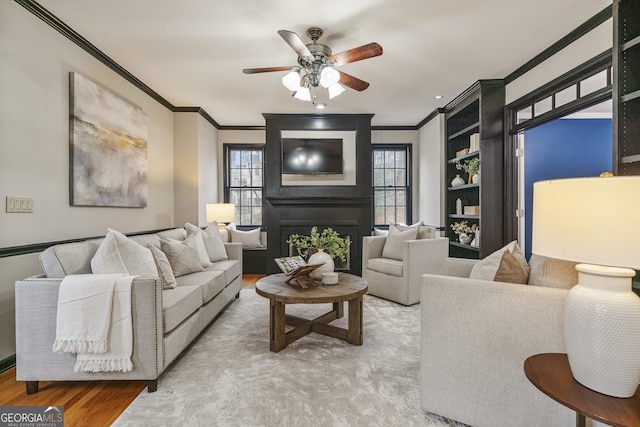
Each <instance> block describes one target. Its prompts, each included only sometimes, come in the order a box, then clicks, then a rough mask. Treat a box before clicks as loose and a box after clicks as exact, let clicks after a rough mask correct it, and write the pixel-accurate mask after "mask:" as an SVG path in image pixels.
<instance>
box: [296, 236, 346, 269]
mask: <svg viewBox="0 0 640 427" xmlns="http://www.w3.org/2000/svg"><path fill="white" fill-rule="evenodd" d="M287 243H288V244H289V245H291V246H293V247H294V248H296V250H297V251H298V254H300V255H301V256H302V257H309V258H308V262H309V264H315V263H323V266H322V267H320V268H317V269H316V270H315V271H313V272H312V273H311V277H313V278H314V279H318V280H319V279H321V278H322V273H324V272H327V271H333V270H334V269H335V264H334V262H333V259H334V258H338V259H340V260H341V261H343V262H344V261H346V259H347V258H346V255H347V250H348V240H347V239H345V238H343V237H340V235H339V234H338V233H337V232H335V231H333V229H331V228H325V229H324V230H323V231H322V233H319V232H318V227H313V228H312V229H311V234H310V235H309V236H301V235H299V234H292V235H291V236H289V239H288V240H287ZM325 252H326V253H325ZM314 256H315V257H314Z"/></svg>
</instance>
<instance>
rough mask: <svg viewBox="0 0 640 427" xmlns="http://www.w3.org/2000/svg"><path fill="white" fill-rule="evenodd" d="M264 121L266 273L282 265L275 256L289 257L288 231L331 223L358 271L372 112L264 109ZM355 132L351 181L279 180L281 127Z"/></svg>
mask: <svg viewBox="0 0 640 427" xmlns="http://www.w3.org/2000/svg"><path fill="white" fill-rule="evenodd" d="M263 115H264V117H265V120H266V147H265V165H266V169H265V207H266V212H265V215H266V221H265V225H266V228H267V233H268V236H269V237H268V239H267V272H268V273H277V272H279V271H280V270H279V269H278V267H277V266H276V264H275V262H274V261H273V260H274V258H277V257H281V256H287V255H288V254H289V245H288V244H287V243H286V241H287V239H288V238H289V236H290V235H291V234H302V235H305V234H309V232H310V231H311V228H312V227H313V226H318V230H319V231H322V230H323V229H324V228H328V227H331V228H332V229H333V230H335V231H336V232H338V233H339V234H340V235H341V236H349V238H350V239H351V248H350V261H351V262H350V270H348V271H349V272H351V273H353V274H357V275H360V274H361V273H362V271H361V270H362V265H361V264H362V237H363V236H368V235H369V234H370V233H371V221H372V218H373V212H372V210H373V201H372V191H371V179H372V178H371V177H372V172H371V168H372V165H371V118H372V117H373V115H371V114H348V115H347V114H322V115H315V114H263ZM287 130H296V131H302V130H304V131H352V132H355V145H356V159H357V161H356V182H355V185H337V186H334V185H331V186H325V185H295V186H291V185H287V186H283V185H282V175H281V170H282V142H281V141H282V131H287Z"/></svg>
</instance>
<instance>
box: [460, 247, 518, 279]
mask: <svg viewBox="0 0 640 427" xmlns="http://www.w3.org/2000/svg"><path fill="white" fill-rule="evenodd" d="M504 251H509V252H511V254H512V255H513V256H514V257H515V259H516V260H517V261H518V263H520V265H521V266H522V268H523V269H524V270H525V271H526V272H527V278H528V277H529V265H528V264H527V260H526V258H525V257H524V254H523V253H522V250H521V249H520V245H518V242H517V241H515V240H514V241H513V242H511V243H509V244H508V245H506V246H504V247H502V248H500V249H498V250H497V251H495V252H494V253H492V254H491V255H489V256H487V257H486V258H484V259H482V260H480V261H478V262H477V263H475V265H474V266H473V268H472V269H471V273H470V274H469V278H470V279H480V280H495V277H496V273H497V272H498V269H499V268H500V262H501V261H502V255H503V253H504Z"/></svg>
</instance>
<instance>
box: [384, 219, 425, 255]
mask: <svg viewBox="0 0 640 427" xmlns="http://www.w3.org/2000/svg"><path fill="white" fill-rule="evenodd" d="M417 235H418V227H409V228H408V229H406V230H405V231H400V229H399V228H398V227H396V226H395V225H394V224H391V225H390V226H389V234H388V235H387V239H386V240H385V242H384V247H383V248H382V257H383V258H389V259H395V260H398V261H402V244H403V243H404V242H406V241H407V240H415V239H416V236H417Z"/></svg>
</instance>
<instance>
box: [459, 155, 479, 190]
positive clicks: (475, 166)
mask: <svg viewBox="0 0 640 427" xmlns="http://www.w3.org/2000/svg"><path fill="white" fill-rule="evenodd" d="M456 169H458V170H463V171H465V172H466V173H467V174H468V175H469V184H471V183H472V182H473V183H476V182H478V180H479V179H480V176H479V175H478V171H479V170H480V157H471V158H470V159H466V160H465V161H464V162H458V163H456Z"/></svg>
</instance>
